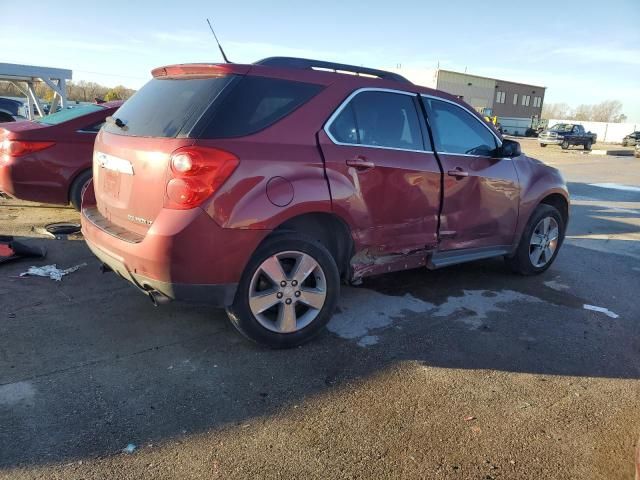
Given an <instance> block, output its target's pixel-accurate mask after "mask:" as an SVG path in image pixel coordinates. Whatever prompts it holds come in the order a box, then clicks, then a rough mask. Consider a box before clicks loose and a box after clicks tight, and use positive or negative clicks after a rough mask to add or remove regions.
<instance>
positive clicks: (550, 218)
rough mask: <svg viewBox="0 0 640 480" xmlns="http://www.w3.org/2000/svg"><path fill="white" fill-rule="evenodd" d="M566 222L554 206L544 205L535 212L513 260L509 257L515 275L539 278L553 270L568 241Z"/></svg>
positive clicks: (507, 258) (508, 262)
mask: <svg viewBox="0 0 640 480" xmlns="http://www.w3.org/2000/svg"><path fill="white" fill-rule="evenodd" d="M564 229H565V225H564V221H563V220H562V215H560V212H559V211H558V210H557V209H556V208H555V207H552V206H551V205H545V204H541V205H538V207H537V208H536V209H535V210H534V212H533V215H531V218H530V219H529V223H527V226H526V227H525V229H524V232H523V233H522V237H521V238H520V243H519V245H518V249H517V250H516V253H515V255H514V256H513V257H506V261H507V264H508V265H509V267H511V270H513V271H514V272H515V273H520V274H521V275H535V274H537V273H542V272H544V271H545V270H546V269H547V268H549V267H550V266H551V264H552V263H553V261H554V260H555V258H556V256H557V255H558V250H560V246H561V245H562V241H563V240H564Z"/></svg>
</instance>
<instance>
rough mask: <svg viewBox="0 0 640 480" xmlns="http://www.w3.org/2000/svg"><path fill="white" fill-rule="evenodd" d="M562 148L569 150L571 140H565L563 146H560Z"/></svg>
mask: <svg viewBox="0 0 640 480" xmlns="http://www.w3.org/2000/svg"><path fill="white" fill-rule="evenodd" d="M560 147H561V148H562V149H563V150H567V149H568V148H569V140H565V141H563V142H562V144H561V145H560Z"/></svg>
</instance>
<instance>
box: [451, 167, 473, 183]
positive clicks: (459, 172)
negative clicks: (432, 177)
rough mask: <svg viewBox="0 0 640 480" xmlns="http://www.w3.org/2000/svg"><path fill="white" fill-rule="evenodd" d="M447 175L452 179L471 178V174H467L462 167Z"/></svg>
mask: <svg viewBox="0 0 640 480" xmlns="http://www.w3.org/2000/svg"><path fill="white" fill-rule="evenodd" d="M447 174H448V175H449V176H451V177H456V178H457V179H458V180H460V179H461V178H464V177H468V176H469V172H465V171H464V170H462V169H461V168H460V167H456V168H455V169H454V170H449V171H448V172H447Z"/></svg>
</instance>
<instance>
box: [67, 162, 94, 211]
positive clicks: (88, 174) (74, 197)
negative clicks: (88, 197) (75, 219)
mask: <svg viewBox="0 0 640 480" xmlns="http://www.w3.org/2000/svg"><path fill="white" fill-rule="evenodd" d="M92 177H93V172H92V171H91V170H85V171H84V172H82V173H80V174H79V175H78V176H77V177H76V178H75V180H74V181H73V183H72V184H71V187H70V188H69V203H71V205H73V208H75V209H76V210H77V211H80V208H81V206H82V189H83V188H84V186H85V185H86V184H87V183H88V182H89V180H91V178H92Z"/></svg>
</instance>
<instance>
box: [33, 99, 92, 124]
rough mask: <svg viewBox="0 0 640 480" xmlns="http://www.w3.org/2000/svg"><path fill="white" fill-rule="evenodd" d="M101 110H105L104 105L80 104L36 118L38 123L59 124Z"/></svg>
mask: <svg viewBox="0 0 640 480" xmlns="http://www.w3.org/2000/svg"><path fill="white" fill-rule="evenodd" d="M100 110H104V107H102V106H100V105H93V104H91V105H80V106H78V107H74V108H67V109H65V110H60V111H59V112H56V113H52V114H51V115H47V116H46V117H42V118H39V119H38V120H36V122H38V123H44V124H45V125H58V124H60V123H63V122H68V121H69V120H73V119H74V118H79V117H82V116H83V115H88V114H89V113H93V112H98V111H100Z"/></svg>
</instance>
